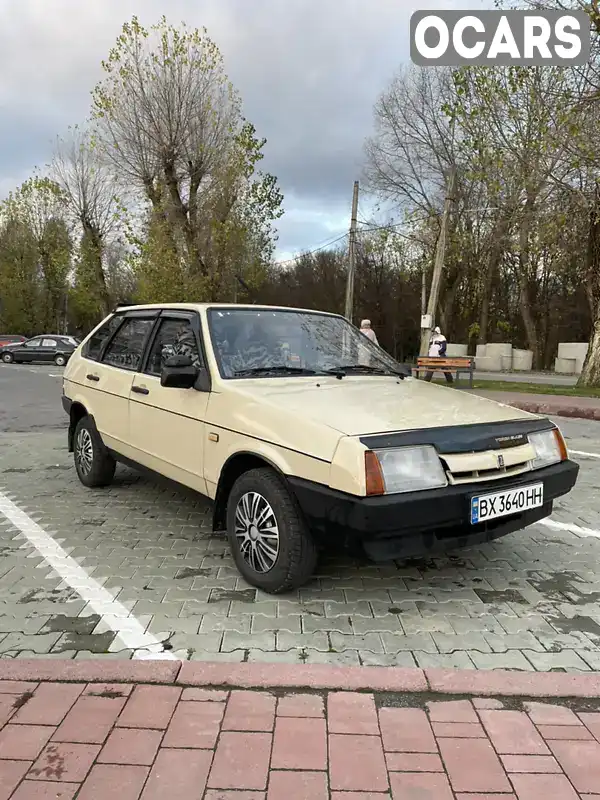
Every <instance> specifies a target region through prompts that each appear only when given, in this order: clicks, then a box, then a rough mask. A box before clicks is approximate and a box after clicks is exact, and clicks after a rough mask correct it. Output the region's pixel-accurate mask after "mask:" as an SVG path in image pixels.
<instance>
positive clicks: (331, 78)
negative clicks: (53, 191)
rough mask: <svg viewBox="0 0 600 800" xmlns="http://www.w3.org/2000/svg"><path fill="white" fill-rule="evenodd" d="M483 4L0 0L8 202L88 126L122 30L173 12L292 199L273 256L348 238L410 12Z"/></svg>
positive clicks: (1, 185)
mask: <svg viewBox="0 0 600 800" xmlns="http://www.w3.org/2000/svg"><path fill="white" fill-rule="evenodd" d="M478 2H479V0H456V2H454V0H438V2H436V0H368V2H367V0H170V2H169V3H165V2H158V0H87V1H86V2H82V0H1V2H0V116H1V124H0V198H2V197H4V196H5V195H6V194H7V192H8V191H10V190H11V189H13V188H14V187H16V186H17V185H18V184H19V183H21V182H22V181H23V180H24V179H25V178H27V177H28V175H29V174H30V173H31V170H32V169H33V167H35V166H36V165H40V166H43V165H44V164H45V163H47V162H48V160H49V158H50V156H51V148H52V141H53V139H54V138H55V137H56V135H58V134H64V133H65V132H66V129H67V127H68V126H69V125H72V124H75V123H78V122H82V121H83V120H84V119H85V118H86V116H87V113H88V109H89V104H90V90H91V89H92V87H93V86H94V84H95V83H96V82H97V81H98V79H99V78H100V77H101V68H100V61H101V59H102V58H104V57H105V56H106V55H107V53H108V50H109V48H110V47H111V46H112V44H113V43H114V40H115V38H116V37H117V36H118V34H119V32H120V27H121V25H122V24H123V22H125V21H126V20H128V19H130V18H131V16H132V15H133V14H137V15H138V17H139V18H140V21H141V22H142V24H144V25H147V26H149V25H151V24H153V23H154V22H156V21H158V19H159V18H160V16H161V15H162V14H163V13H166V14H167V18H168V20H169V22H171V23H173V24H178V23H179V22H181V21H182V20H185V21H186V23H187V24H188V25H191V26H198V27H202V26H206V27H207V28H208V33H209V35H210V36H211V38H212V39H213V40H214V41H215V42H216V43H217V45H218V46H219V48H220V49H221V52H222V53H223V56H224V59H225V64H226V69H227V72H228V74H229V77H230V78H231V80H232V81H233V83H234V84H235V86H236V87H237V88H238V89H239V91H240V92H241V95H242V98H243V101H244V112H245V115H246V116H247V117H248V118H249V119H250V120H251V121H252V122H253V123H254V125H255V126H256V128H257V131H258V134H259V135H260V136H265V137H266V138H267V140H268V142H267V145H266V149H265V160H264V161H263V166H264V168H265V169H268V170H269V171H270V172H273V173H274V174H275V175H276V176H277V177H278V179H279V182H280V185H281V188H282V190H283V192H284V195H285V211H286V213H285V216H284V217H283V219H282V220H281V221H280V223H279V233H280V237H279V247H278V257H279V258H287V257H289V256H290V255H293V254H295V253H297V252H298V251H299V250H302V249H310V248H312V247H315V246H318V245H320V244H322V243H323V242H325V241H327V240H331V239H333V238H335V237H336V236H339V235H340V234H344V233H345V232H346V231H347V228H348V224H349V216H350V203H351V196H352V185H353V182H354V180H356V179H357V178H359V177H360V170H361V164H362V157H363V142H364V139H365V137H366V136H368V135H369V133H370V131H371V128H372V109H373V104H374V102H375V100H376V98H377V96H378V94H379V93H380V92H381V91H382V90H383V89H384V88H385V87H386V85H387V84H388V83H389V81H390V80H391V78H392V77H393V75H394V73H395V72H396V71H397V69H398V68H399V67H400V65H401V64H403V63H406V62H408V61H409V41H408V36H409V20H410V15H411V14H412V12H413V11H415V10H418V9H426V8H449V7H455V8H468V7H473V6H474V5H478ZM167 9H168V11H167ZM368 208H369V204H368V201H367V197H366V196H365V197H364V199H363V200H362V202H361V210H362V211H363V214H364V213H365V212H367V211H368Z"/></svg>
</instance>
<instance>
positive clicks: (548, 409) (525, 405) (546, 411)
mask: <svg viewBox="0 0 600 800" xmlns="http://www.w3.org/2000/svg"><path fill="white" fill-rule="evenodd" d="M507 405H511V406H513V407H514V408H518V409H520V410H521V411H529V413H530V414H541V415H542V416H551V417H571V418H572V419H591V420H599V421H600V408H581V407H580V408H578V407H577V406H558V407H556V406H552V404H551V403H534V402H531V401H526V400H524V401H521V400H518V401H517V402H511V403H510V404H507Z"/></svg>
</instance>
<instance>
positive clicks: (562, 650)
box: [0, 421, 600, 672]
mask: <svg viewBox="0 0 600 800" xmlns="http://www.w3.org/2000/svg"><path fill="white" fill-rule="evenodd" d="M566 426H567V427H566V430H567V433H568V431H569V430H572V431H573V441H574V442H575V444H576V445H577V446H578V447H579V449H581V450H586V451H590V450H591V451H596V452H600V436H599V435H598V432H597V431H596V429H595V427H594V426H595V423H575V422H570V421H567V422H566ZM568 426H573V427H568ZM594 437H596V438H594ZM572 446H574V445H573V444H572ZM598 485H600V461H598V460H592V459H590V460H585V461H582V470H581V476H580V480H579V483H578V486H577V487H576V489H575V490H574V492H573V493H572V494H571V495H570V496H569V497H568V498H566V499H565V500H564V501H561V502H559V503H558V504H557V508H556V512H555V515H554V516H555V518H556V519H558V520H559V521H561V522H564V523H574V524H576V525H579V526H583V527H586V528H594V527H596V528H600V526H599V525H598V520H599V519H600V495H599V494H598V492H597V487H598ZM0 492H5V493H7V494H9V495H10V496H11V497H12V498H14V500H15V502H17V503H19V504H20V506H21V507H23V508H25V509H26V510H27V511H28V513H29V514H30V515H31V516H32V517H33V518H35V519H36V520H38V521H39V522H40V524H41V525H43V526H44V528H45V530H47V531H48V533H49V534H51V535H52V536H54V538H55V540H56V541H57V542H59V543H60V544H61V545H62V547H63V548H64V551H65V553H66V554H68V555H69V556H70V557H71V558H73V559H75V560H76V561H77V563H79V564H80V565H81V566H82V567H83V568H84V569H85V571H86V572H87V573H88V574H89V575H91V576H92V577H93V578H94V579H95V580H96V581H97V582H98V583H99V584H101V585H102V586H103V587H105V588H106V589H107V590H108V591H110V592H111V594H112V595H113V596H114V597H115V598H116V599H117V601H119V602H120V603H121V604H122V605H123V606H124V607H125V608H126V609H128V610H129V611H130V612H131V613H132V614H133V615H134V616H135V617H136V618H137V619H138V620H139V621H140V623H141V624H142V625H143V626H144V627H146V628H147V630H148V631H150V632H151V633H153V634H154V635H155V636H156V637H157V638H158V639H159V640H160V641H162V642H164V643H165V645H166V647H167V648H168V649H169V651H170V652H171V653H173V654H175V655H176V656H177V658H181V659H190V660H208V661H222V662H251V663H252V662H267V663H309V664H319V663H326V664H335V665H339V666H346V665H361V664H362V665H366V666H404V667H415V666H418V667H423V668H430V667H457V668H468V669H471V670H474V669H498V668H506V669H515V670H521V671H534V670H538V671H544V670H557V669H558V670H568V671H571V672H577V671H580V672H586V671H591V670H596V669H600V539H597V538H593V537H589V538H579V537H578V536H577V535H575V534H573V533H572V532H569V531H554V530H549V529H548V528H545V527H543V526H539V525H538V526H533V527H532V528H530V529H528V530H526V531H523V532H521V533H519V534H515V535H511V536H508V537H505V538H504V539H501V540H499V541H498V542H495V543H491V544H489V545H486V546H483V547H478V548H472V549H470V550H464V551H460V552H457V553H455V554H452V555H449V556H447V557H443V558H434V559H411V560H410V561H407V562H404V563H397V564H388V565H384V566H377V565H373V564H366V563H364V562H363V563H361V562H356V561H351V560H349V559H346V558H341V557H336V558H328V559H325V560H324V561H323V563H322V564H321V565H320V567H319V571H318V573H317V574H316V576H315V579H314V580H313V581H312V582H311V583H310V584H308V585H307V586H306V587H303V588H302V589H301V590H299V591H298V592H295V593H292V594H290V595H287V596H285V597H282V598H273V597H269V596H267V595H264V594H262V593H260V592H257V591H256V590H254V589H252V588H251V587H249V586H248V585H246V584H245V582H244V581H243V579H242V578H241V577H240V576H239V573H238V572H237V570H236V568H235V566H234V564H233V562H232V560H231V557H230V555H229V551H228V546H227V543H226V541H225V540H224V538H223V537H222V536H220V535H213V534H212V533H211V532H210V531H209V519H210V508H209V506H208V505H207V504H206V503H205V502H204V500H202V499H201V498H198V497H196V496H193V495H191V494H189V493H187V494H186V493H184V492H180V491H178V490H176V489H174V488H173V487H165V486H157V485H156V484H153V483H151V482H149V481H147V480H146V479H144V478H141V477H140V476H138V475H136V474H134V473H131V472H128V471H126V470H120V471H119V473H118V477H117V480H116V482H115V484H114V485H113V486H112V487H110V488H109V489H108V490H98V491H88V490H86V489H85V488H84V487H82V486H81V485H80V484H79V482H78V480H77V478H76V476H75V473H74V469H73V467H72V458H71V456H70V455H69V454H68V453H67V452H66V448H65V441H64V432H63V431H55V432H47V433H33V434H20V435H18V436H16V435H10V434H8V435H0ZM3 523H4V524H3ZM24 555H25V558H24V557H23V556H24ZM108 623H111V620H107V619H106V618H101V617H100V616H99V615H97V614H94V613H92V612H91V611H90V609H89V608H86V603H85V602H84V601H82V600H81V598H80V597H79V595H78V594H77V592H76V591H75V590H74V589H72V588H70V587H68V586H67V585H65V584H63V583H62V582H61V579H60V578H59V576H58V575H57V574H56V573H55V572H53V570H52V569H51V568H50V567H49V566H48V565H47V564H45V563H44V561H43V559H42V558H41V557H40V556H39V554H37V553H36V551H35V550H34V549H33V548H32V547H31V546H30V545H29V544H28V543H27V542H26V541H24V540H23V538H22V537H21V538H17V537H16V531H15V529H14V528H13V527H12V526H11V525H9V524H7V523H5V521H3V519H2V518H1V515H0V657H1V658H2V659H7V658H39V657H46V656H50V657H52V658H57V659H76V660H80V659H90V658H98V657H100V658H103V659H107V660H111V659H128V658H131V657H132V656H133V655H135V651H134V650H132V649H129V650H128V649H123V645H122V644H120V643H119V640H118V639H117V638H116V636H115V631H114V629H113V628H111V626H110V624H108ZM112 623H113V624H114V620H112ZM113 627H114V625H113Z"/></svg>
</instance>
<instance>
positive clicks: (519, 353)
mask: <svg viewBox="0 0 600 800" xmlns="http://www.w3.org/2000/svg"><path fill="white" fill-rule="evenodd" d="M512 361H513V363H512V368H513V369H514V370H524V371H525V372H529V371H530V370H531V367H532V365H533V353H532V351H531V350H513V358H512Z"/></svg>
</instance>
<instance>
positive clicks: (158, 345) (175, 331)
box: [144, 318, 202, 375]
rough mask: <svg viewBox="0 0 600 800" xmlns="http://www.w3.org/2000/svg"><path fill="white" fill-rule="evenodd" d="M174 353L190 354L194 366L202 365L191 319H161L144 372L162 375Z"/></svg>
mask: <svg viewBox="0 0 600 800" xmlns="http://www.w3.org/2000/svg"><path fill="white" fill-rule="evenodd" d="M174 355H189V356H190V357H191V359H192V363H193V364H194V366H196V367H200V366H202V358H201V356H200V352H199V350H198V344H197V341H196V337H195V335H194V331H193V329H192V325H191V323H190V321H189V320H185V319H168V318H167V319H163V320H162V321H161V323H160V327H159V329H158V331H157V334H156V336H155V338H154V342H153V344H152V348H151V350H150V355H149V356H148V362H147V364H146V368H145V370H144V372H145V373H146V374H148V375H160V373H161V372H162V369H163V367H164V365H165V361H166V360H167V359H168V358H169V357H170V356H174Z"/></svg>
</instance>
